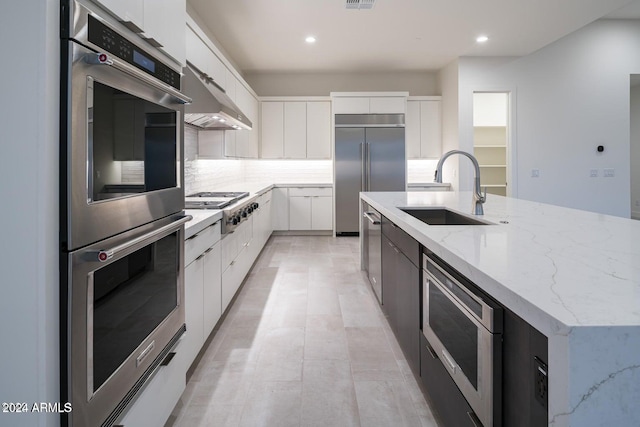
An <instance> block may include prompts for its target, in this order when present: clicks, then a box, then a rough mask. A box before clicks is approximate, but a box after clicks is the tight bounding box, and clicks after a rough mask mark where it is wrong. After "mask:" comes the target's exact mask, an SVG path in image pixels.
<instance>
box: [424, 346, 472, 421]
mask: <svg viewBox="0 0 640 427" xmlns="http://www.w3.org/2000/svg"><path fill="white" fill-rule="evenodd" d="M428 345H429V344H428V342H427V339H426V338H425V337H424V335H423V334H422V333H420V377H421V380H422V384H423V385H424V388H425V390H426V391H427V395H428V396H429V400H430V401H431V403H432V405H431V409H433V411H434V412H435V415H436V417H437V421H438V425H439V426H443V427H475V424H474V423H473V421H472V420H471V416H470V414H472V413H473V410H472V409H471V406H469V404H468V403H467V401H466V399H465V398H464V396H463V395H462V392H460V390H459V389H458V387H457V386H456V384H455V383H454V382H453V379H452V378H451V376H450V375H449V373H448V372H447V370H446V368H445V367H444V365H443V364H442V361H441V360H440V359H439V358H437V357H434V356H433V355H432V351H433V349H431V351H430V350H429V349H430V347H428Z"/></svg>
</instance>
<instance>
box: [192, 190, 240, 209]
mask: <svg viewBox="0 0 640 427" xmlns="http://www.w3.org/2000/svg"><path fill="white" fill-rule="evenodd" d="M248 195H249V193H248V192H246V191H244V192H230V191H203V192H200V193H194V194H190V195H188V196H187V197H185V203H184V207H185V208H186V209H223V208H225V207H227V206H229V205H230V204H232V203H235V202H236V201H238V200H240V199H242V198H244V197H247V196H248Z"/></svg>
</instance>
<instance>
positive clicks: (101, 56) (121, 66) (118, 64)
mask: <svg viewBox="0 0 640 427" xmlns="http://www.w3.org/2000/svg"><path fill="white" fill-rule="evenodd" d="M85 61H86V62H87V63H88V64H95V65H108V66H110V67H113V68H115V69H116V70H118V71H122V72H123V73H127V74H129V75H130V76H132V77H135V78H136V79H138V80H142V81H143V82H144V83H146V84H148V85H149V86H153V87H154V88H156V89H158V90H161V91H163V92H166V93H168V94H169V95H171V96H173V97H174V98H176V99H177V100H178V101H179V102H180V103H182V104H191V102H192V101H193V100H192V99H191V98H189V97H188V96H186V95H184V94H183V93H182V92H180V91H178V90H176V89H174V88H172V87H171V86H169V85H166V84H163V83H160V82H158V81H156V80H155V79H154V78H153V77H151V76H149V75H147V74H146V73H143V72H142V71H139V70H138V69H136V67H134V66H132V65H129V64H127V63H126V62H123V61H120V60H119V59H117V58H115V57H113V56H110V55H107V54H106V53H87V54H86V56H85Z"/></svg>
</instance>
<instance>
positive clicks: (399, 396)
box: [166, 236, 436, 427]
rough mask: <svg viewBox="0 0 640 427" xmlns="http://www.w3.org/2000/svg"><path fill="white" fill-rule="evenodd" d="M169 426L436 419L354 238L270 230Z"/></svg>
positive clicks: (385, 422) (381, 422)
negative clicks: (361, 261) (276, 233)
mask: <svg viewBox="0 0 640 427" xmlns="http://www.w3.org/2000/svg"><path fill="white" fill-rule="evenodd" d="M169 426H171V427H198V426H207V427H209V426H216V427H218V426H250V427H255V426H274V427H276V426H277V427H284V426H385V427H386V426H394V427H395V426H429V427H435V426H436V422H435V421H434V418H433V416H432V414H431V411H430V409H429V407H428V406H427V404H426V402H425V400H424V397H423V395H422V393H421V392H420V389H419V388H418V385H417V383H416V381H415V379H414V377H413V375H412V374H411V372H410V369H409V366H408V365H407V362H406V361H405V359H404V356H403V355H402V351H401V350H400V348H399V347H398V343H397V341H396V339H395V337H394V336H393V333H392V332H391V330H390V329H389V326H388V323H387V321H386V320H385V318H384V316H383V314H382V311H381V310H380V307H379V305H378V304H377V301H376V300H375V296H374V294H373V292H372V291H371V287H370V286H369V283H368V281H367V279H366V276H365V275H364V274H363V273H362V272H361V271H360V268H359V247H358V239H357V238H352V237H341V238H335V237H328V236H273V237H272V238H271V239H270V240H269V242H268V243H267V245H266V246H265V248H264V250H263V252H262V254H261V255H260V257H259V258H258V260H257V261H256V264H255V265H254V266H253V269H252V270H251V272H250V274H249V275H248V277H247V279H246V281H245V283H244V285H243V287H242V288H241V291H240V294H239V295H238V297H237V299H236V301H235V302H234V303H233V305H232V307H231V309H230V310H229V313H228V314H227V316H226V318H225V319H224V321H223V322H222V324H221V325H220V328H219V330H218V331H217V333H216V334H215V336H214V338H213V339H212V340H211V342H210V344H209V346H208V348H207V349H206V350H205V352H204V354H203V356H202V358H201V360H200V363H199V364H198V365H197V367H196V368H195V371H194V372H193V375H192V376H191V378H190V381H189V382H188V384H187V388H186V390H185V392H184V394H183V396H182V398H181V401H180V402H179V403H178V405H177V406H176V409H175V410H174V412H173V414H172V416H171V418H170V420H169V421H168V422H167V426H166V427H169Z"/></svg>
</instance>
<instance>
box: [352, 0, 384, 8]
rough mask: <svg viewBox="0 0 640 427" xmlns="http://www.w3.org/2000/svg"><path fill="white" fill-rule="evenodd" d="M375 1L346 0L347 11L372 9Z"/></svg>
mask: <svg viewBox="0 0 640 427" xmlns="http://www.w3.org/2000/svg"><path fill="white" fill-rule="evenodd" d="M375 3H376V0H346V3H345V6H346V8H347V9H373V5H374V4H375Z"/></svg>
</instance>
